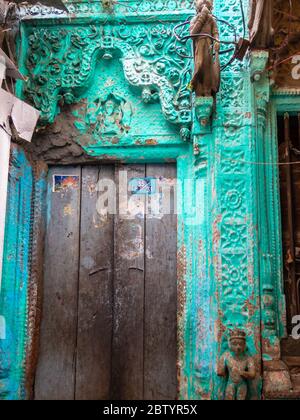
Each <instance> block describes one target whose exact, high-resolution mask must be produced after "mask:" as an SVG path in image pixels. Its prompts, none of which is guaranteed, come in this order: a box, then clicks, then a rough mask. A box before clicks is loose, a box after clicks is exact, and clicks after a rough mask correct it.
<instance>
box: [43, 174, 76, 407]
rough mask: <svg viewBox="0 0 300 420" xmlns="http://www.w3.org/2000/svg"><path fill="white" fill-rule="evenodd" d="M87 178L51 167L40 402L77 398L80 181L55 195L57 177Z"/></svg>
mask: <svg viewBox="0 0 300 420" xmlns="http://www.w3.org/2000/svg"><path fill="white" fill-rule="evenodd" d="M55 174H56V175H69V176H70V175H75V176H77V177H79V179H80V176H81V168H80V167H68V168H55V169H50V172H49V183H48V197H47V199H48V205H49V211H48V218H47V235H46V250H45V253H46V255H45V261H46V264H45V272H44V273H45V274H44V294H43V317H42V323H41V339H40V342H41V345H40V353H39V363H38V368H37V375H36V383H35V399H37V400H45V399H46V400H56V399H60V400H71V399H73V398H74V383H75V358H76V352H75V350H76V336H77V334H76V331H77V289H78V260H79V220H80V183H79V185H78V186H77V187H74V188H65V189H63V190H62V191H61V192H53V176H54V175H55Z"/></svg>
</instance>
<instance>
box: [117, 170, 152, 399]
mask: <svg viewBox="0 0 300 420" xmlns="http://www.w3.org/2000/svg"><path fill="white" fill-rule="evenodd" d="M124 171H125V173H126V172H127V176H128V181H129V180H130V179H131V178H135V177H137V178H139V177H144V176H145V166H143V165H139V166H138V165H137V166H123V167H122V166H120V167H117V169H116V180H117V181H118V180H119V176H120V175H121V179H122V172H123V175H124ZM121 187H122V182H119V190H120V188H121ZM125 187H126V185H125ZM125 195H126V191H125ZM129 196H130V194H129ZM129 198H130V202H129V206H128V207H129V210H128V214H127V215H126V216H124V215H120V214H118V215H117V216H116V218H115V280H114V332H113V354H112V366H113V370H112V398H113V399H122V400H131V399H132V400H141V399H143V329H144V322H143V319H144V214H143V213H144V204H145V197H144V196H143V195H131V196H130V197H129ZM119 200H120V203H119V204H120V208H121V209H123V210H124V209H125V207H126V198H125V197H124V196H123V197H119ZM138 212H139V214H136V215H135V216H133V214H134V213H138Z"/></svg>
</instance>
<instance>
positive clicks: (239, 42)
mask: <svg viewBox="0 0 300 420" xmlns="http://www.w3.org/2000/svg"><path fill="white" fill-rule="evenodd" d="M239 3H240V9H241V14H242V20H243V36H242V37H238V34H237V31H236V28H235V27H234V25H232V24H231V23H229V22H228V21H227V20H225V19H220V18H218V17H217V16H215V15H212V17H213V18H214V19H215V20H216V21H217V22H219V23H222V24H224V25H227V26H228V27H229V28H230V30H231V31H232V33H233V40H232V41H225V40H221V39H216V38H214V37H213V36H211V35H209V34H207V33H199V34H194V35H192V34H190V33H189V34H185V31H186V29H188V28H189V27H190V25H191V20H192V19H193V18H194V15H193V16H189V18H188V19H187V20H186V21H185V22H183V23H180V24H178V25H176V26H175V28H174V36H175V38H176V40H177V41H178V42H181V43H183V42H186V41H187V40H189V39H191V40H194V39H196V38H197V39H199V38H210V39H211V40H212V41H214V42H216V43H218V44H220V45H225V46H231V47H229V48H226V49H223V50H221V51H220V52H219V54H220V55H224V54H228V53H232V56H231V57H230V59H229V60H228V62H227V63H225V64H224V65H223V66H222V67H221V71H223V70H225V69H226V68H227V67H229V66H230V65H231V64H232V63H233V61H234V60H236V59H239V60H241V61H242V60H243V58H244V56H245V54H246V52H247V50H248V47H249V41H248V40H247V39H246V19H245V13H244V8H243V4H242V0H240V2H239ZM177 50H178V54H179V55H180V56H182V57H183V58H190V59H193V58H194V57H193V56H186V55H182V54H181V52H180V51H179V47H178V49H177Z"/></svg>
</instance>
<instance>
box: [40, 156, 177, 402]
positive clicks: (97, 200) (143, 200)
mask: <svg viewBox="0 0 300 420" xmlns="http://www.w3.org/2000/svg"><path fill="white" fill-rule="evenodd" d="M175 177H176V168H175V166H174V165H171V164H168V165H135V166H132V165H131V166H125V165H123V166H114V165H102V166H84V167H80V166H76V167H67V168H66V167H55V168H52V169H51V170H50V173H49V191H48V203H49V207H48V216H47V235H46V248H45V279H44V286H43V290H44V293H43V311H42V323H41V338H40V351H39V361H38V368H37V374H36V381H35V398H36V399H59V400H61V399H69V400H72V399H78V400H80V399H98V400H99V399H125V400H126V399H174V398H175V397H176V388H177V383H176V381H177V379H176V376H177V375H176V353H177V351H176V347H177V343H176V341H177V340H176V335H177V334H176V331H177V326H176V318H177V315H176V314H177V275H176V274H177V273H176V252H177V240H176V238H177V233H176V225H177V218H176V215H175V213H176V212H175V211H174V202H175V201H174V195H175V194H174V192H173V188H172V186H173V185H174V183H175ZM124 185H126V187H125V190H124ZM128 186H129V187H128ZM127 189H128V191H129V192H128V195H127ZM124 191H125V192H124ZM112 195H115V197H116V202H114V200H112ZM168 202H169V203H170V206H169V207H170V209H169V210H170V211H168V209H167V208H168V205H166V203H168ZM163 203H164V206H163V205H162V204H163ZM149 206H150V207H151V209H152V210H150V211H149ZM162 207H164V209H162ZM145 208H147V209H148V212H149V213H150V214H148V215H145V210H144V209H145ZM120 209H121V210H120ZM163 213H166V214H165V215H164V214H163ZM168 213H169V214H168Z"/></svg>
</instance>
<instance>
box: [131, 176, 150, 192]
mask: <svg viewBox="0 0 300 420" xmlns="http://www.w3.org/2000/svg"><path fill="white" fill-rule="evenodd" d="M129 188H130V192H131V193H132V194H155V192H156V178H150V177H147V178H132V179H131V180H130V182H129Z"/></svg>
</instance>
